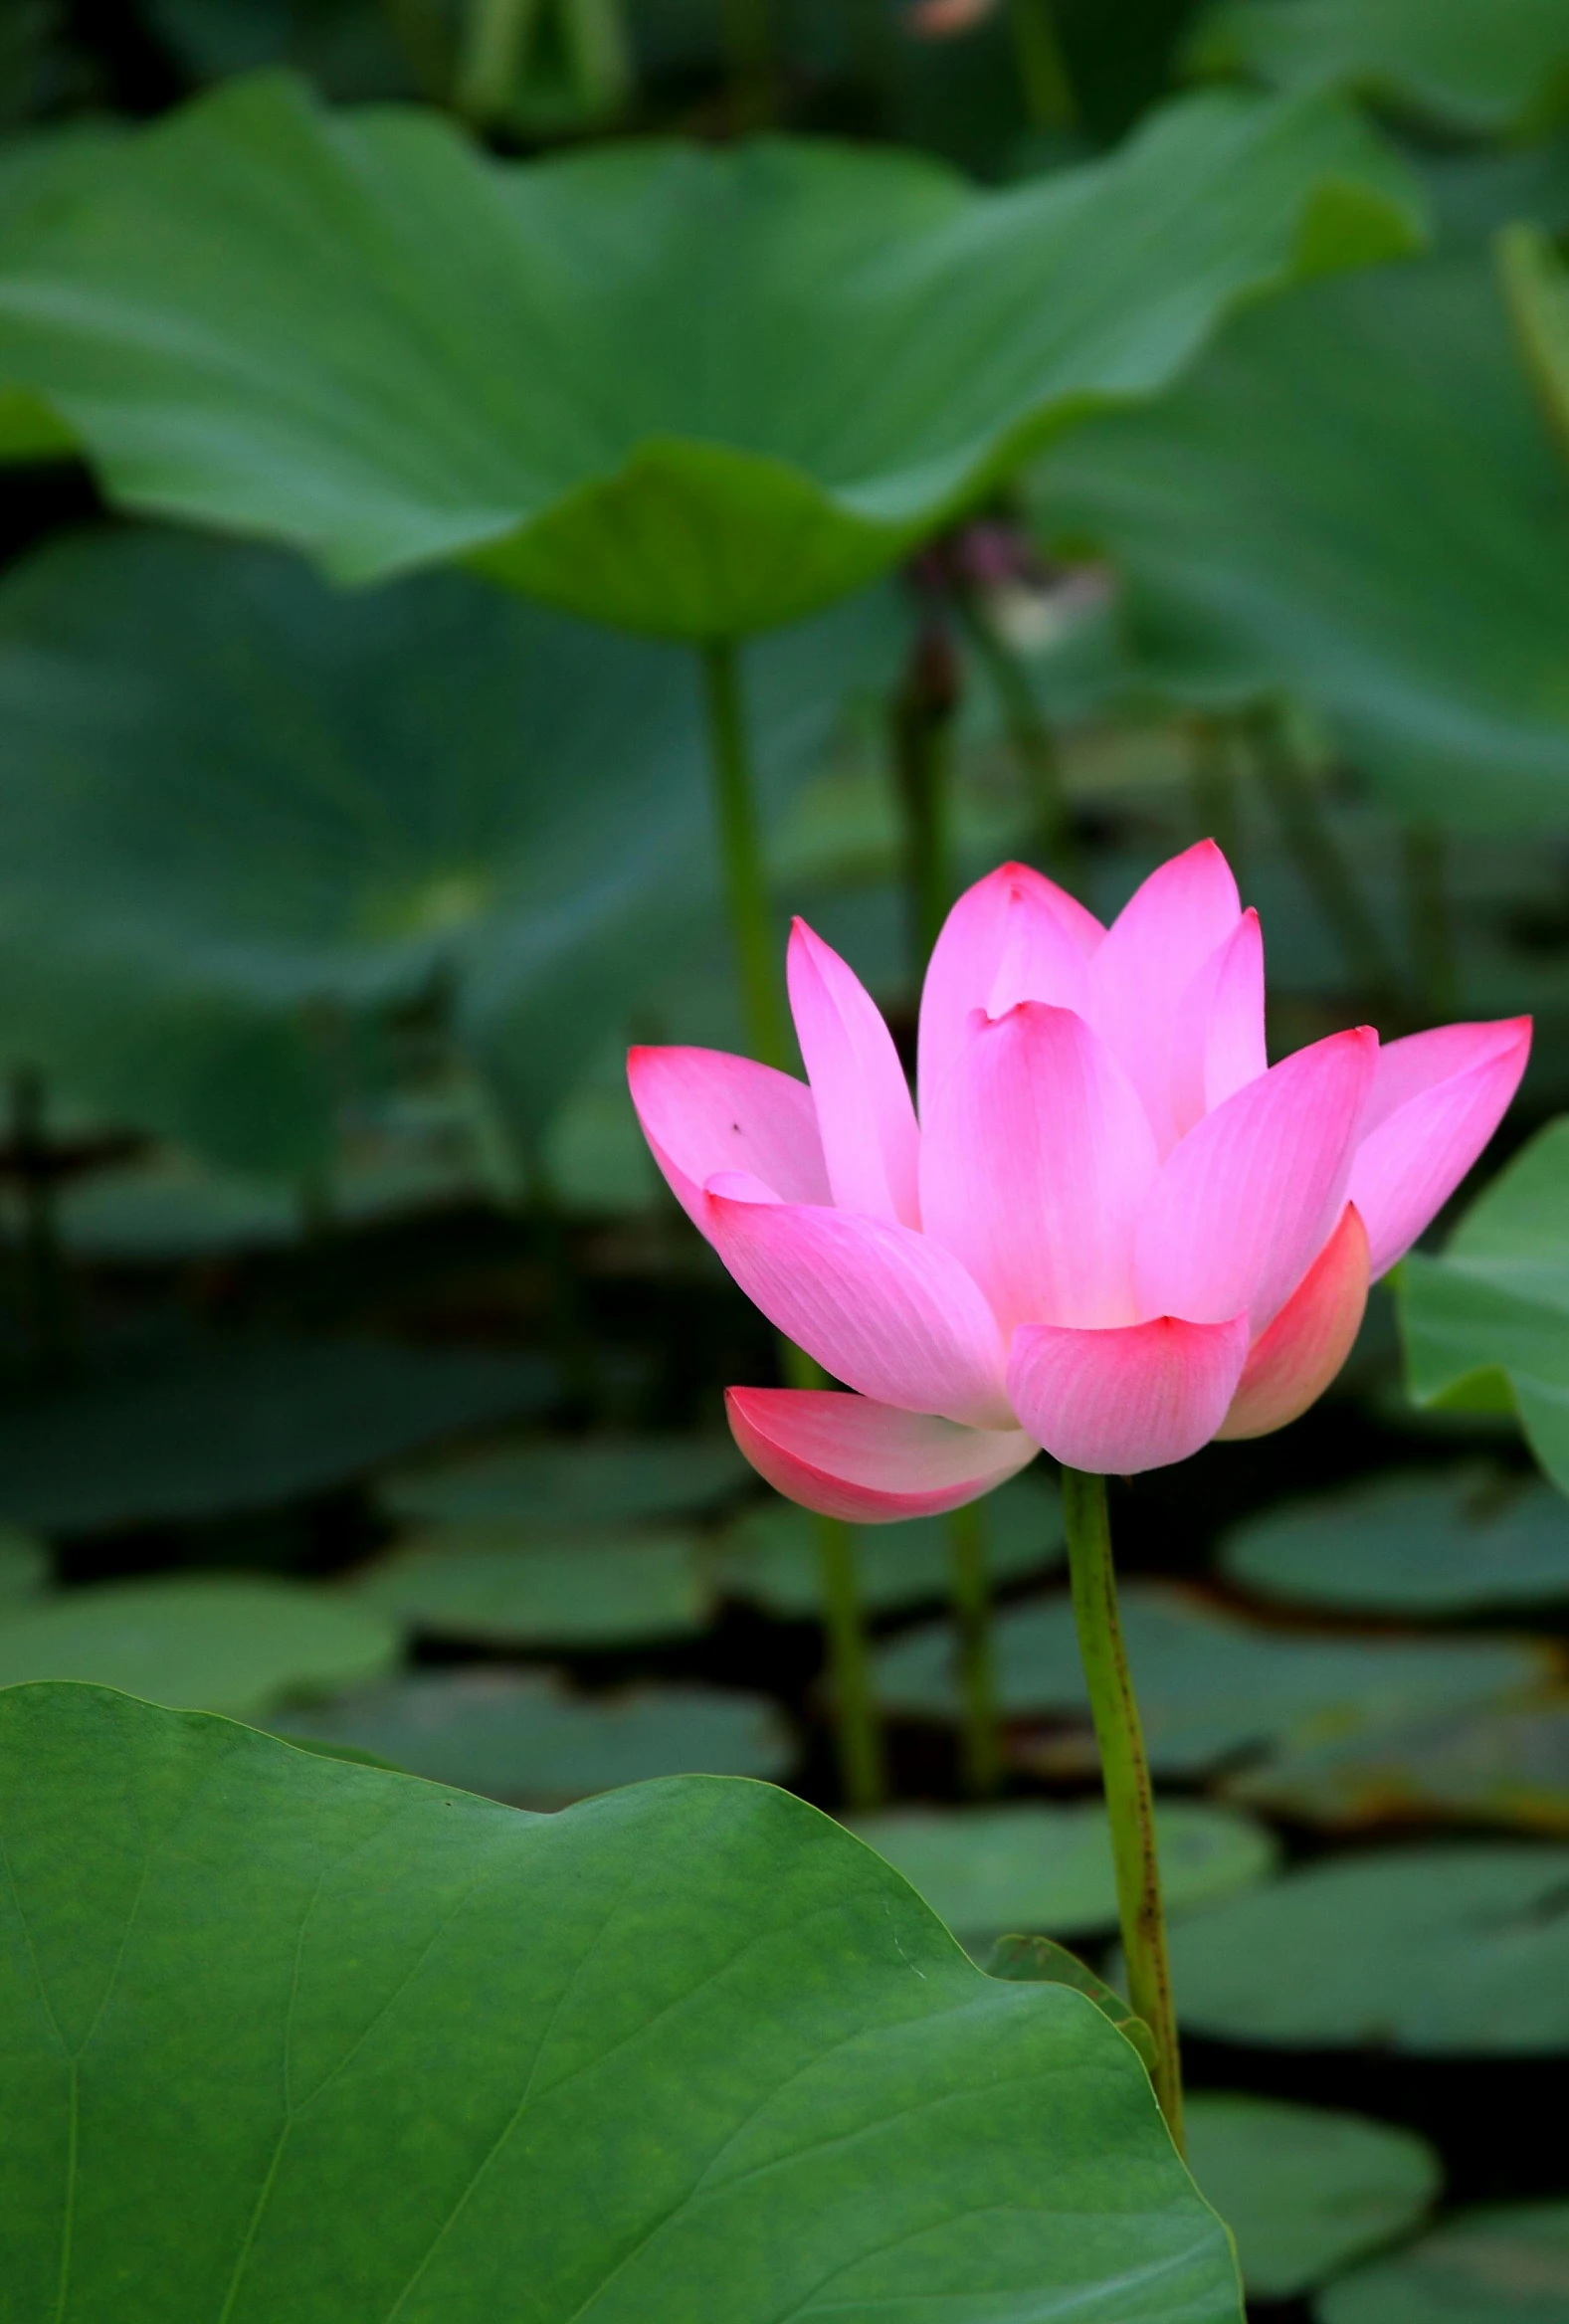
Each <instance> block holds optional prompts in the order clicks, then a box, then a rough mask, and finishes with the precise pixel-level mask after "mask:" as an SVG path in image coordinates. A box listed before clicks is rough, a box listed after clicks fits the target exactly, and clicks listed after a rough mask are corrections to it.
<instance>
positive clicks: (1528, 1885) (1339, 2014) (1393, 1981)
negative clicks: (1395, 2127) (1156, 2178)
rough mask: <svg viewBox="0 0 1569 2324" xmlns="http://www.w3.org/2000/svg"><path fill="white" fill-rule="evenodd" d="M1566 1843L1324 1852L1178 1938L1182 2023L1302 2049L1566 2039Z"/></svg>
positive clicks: (1461, 2050) (1190, 1924)
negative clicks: (1341, 1853) (1345, 1853)
mask: <svg viewBox="0 0 1569 2324" xmlns="http://www.w3.org/2000/svg"><path fill="white" fill-rule="evenodd" d="M1566 1895H1569V1847H1557V1846H1548V1845H1545V1844H1543V1845H1534V1844H1531V1845H1528V1844H1523V1843H1520V1842H1508V1841H1503V1840H1498V1841H1493V1842H1485V1843H1484V1842H1475V1843H1471V1844H1468V1845H1464V1846H1463V1845H1460V1844H1457V1845H1455V1846H1452V1847H1421V1848H1401V1849H1398V1850H1393V1849H1392V1850H1388V1851H1386V1852H1384V1853H1382V1854H1379V1855H1348V1856H1335V1857H1327V1858H1321V1859H1319V1860H1317V1861H1315V1862H1312V1863H1308V1864H1304V1865H1302V1866H1299V1867H1298V1868H1297V1869H1296V1870H1294V1871H1290V1872H1287V1873H1286V1874H1285V1875H1284V1877H1283V1878H1281V1879H1278V1880H1275V1881H1272V1882H1271V1883H1270V1884H1269V1885H1268V1886H1266V1887H1263V1888H1258V1889H1254V1890H1252V1891H1251V1892H1250V1893H1248V1894H1247V1895H1244V1896H1237V1897H1232V1898H1229V1899H1228V1900H1227V1902H1225V1903H1224V1904H1219V1905H1216V1906H1214V1907H1213V1908H1211V1909H1209V1910H1206V1911H1201V1912H1196V1913H1194V1914H1192V1915H1191V1916H1190V1917H1189V1918H1188V1919H1187V1920H1185V1921H1182V1922H1180V1923H1179V1924H1178V1925H1177V1926H1176V1927H1175V1928H1174V1929H1173V1930H1172V1935H1171V1970H1172V1979H1173V1982H1174V1985H1175V1988H1176V1995H1177V2010H1178V2014H1179V2016H1180V2017H1181V2020H1182V2023H1183V2025H1184V2027H1186V2028H1190V2029H1191V2030H1192V2032H1194V2033H1204V2034H1209V2035H1212V2036H1215V2037H1217V2038H1219V2039H1222V2040H1228V2041H1243V2042H1253V2043H1279V2044H1283V2045H1285V2046H1287V2047H1291V2048H1303V2047H1307V2048H1345V2049H1352V2048H1357V2047H1360V2046H1362V2045H1365V2044H1371V2045H1373V2046H1375V2047H1379V2048H1387V2047H1392V2048H1395V2049H1403V2050H1410V2051H1414V2052H1416V2053H1418V2054H1437V2055H1440V2056H1443V2055H1448V2054H1455V2055H1465V2054H1480V2055H1489V2056H1490V2055H1509V2056H1514V2055H1523V2056H1528V2055H1530V2054H1532V2053H1533V2052H1535V2051H1538V2050H1540V2051H1548V2052H1556V2051H1558V2050H1564V2049H1569V1914H1566V1913H1565V1911H1564V1898H1565V1896H1566Z"/></svg>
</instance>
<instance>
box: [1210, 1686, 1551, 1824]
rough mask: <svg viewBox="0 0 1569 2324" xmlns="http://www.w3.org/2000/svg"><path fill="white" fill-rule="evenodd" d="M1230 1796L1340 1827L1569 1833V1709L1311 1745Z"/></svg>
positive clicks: (1248, 1774)
mask: <svg viewBox="0 0 1569 2324" xmlns="http://www.w3.org/2000/svg"><path fill="white" fill-rule="evenodd" d="M1226 1788H1227V1791H1228V1793H1229V1794H1230V1795H1231V1796H1232V1797H1234V1798H1236V1799H1239V1800H1243V1801H1246V1802H1247V1803H1248V1805H1249V1806H1250V1807H1255V1808H1262V1809H1265V1810H1266V1811H1268V1812H1269V1813H1270V1814H1272V1815H1276V1816H1289V1817H1292V1818H1294V1819H1296V1820H1297V1821H1299V1822H1302V1823H1308V1824H1327V1825H1332V1826H1356V1825H1362V1824H1377V1823H1382V1822H1384V1821H1386V1820H1389V1819H1405V1818H1412V1817H1425V1818H1434V1817H1453V1818H1455V1819H1456V1820H1458V1821H1460V1822H1462V1823H1472V1824H1514V1825H1524V1826H1526V1827H1527V1828H1529V1829H1533V1830H1536V1831H1539V1832H1552V1833H1564V1834H1569V1701H1565V1700H1563V1699H1562V1698H1560V1699H1557V1700H1554V1701H1547V1702H1542V1703H1539V1704H1529V1705H1522V1706H1521V1707H1520V1708H1518V1709H1502V1708H1494V1707H1488V1706H1487V1705H1485V1704H1483V1705H1479V1706H1477V1707H1476V1708H1473V1709H1463V1710H1455V1711H1441V1712H1436V1713H1434V1714H1433V1715H1431V1716H1430V1717H1427V1718H1420V1719H1411V1720H1405V1721H1401V1722H1398V1723H1396V1724H1394V1725H1392V1726H1388V1727H1374V1728H1371V1729H1369V1730H1368V1731H1367V1732H1366V1733H1362V1734H1356V1735H1349V1736H1346V1737H1344V1738H1341V1739H1338V1740H1330V1741H1325V1742H1321V1743H1304V1744H1301V1745H1298V1746H1297V1747H1296V1748H1295V1749H1292V1750H1289V1751H1283V1752H1280V1753H1278V1754H1272V1756H1271V1757H1270V1758H1268V1759H1266V1760H1264V1761H1262V1762H1261V1763H1260V1765H1259V1766H1257V1767H1253V1768H1246V1769H1244V1770H1243V1772H1242V1773H1241V1774H1240V1775H1237V1776H1234V1777H1233V1778H1232V1779H1231V1781H1230V1782H1229V1783H1228V1785H1227V1787H1226Z"/></svg>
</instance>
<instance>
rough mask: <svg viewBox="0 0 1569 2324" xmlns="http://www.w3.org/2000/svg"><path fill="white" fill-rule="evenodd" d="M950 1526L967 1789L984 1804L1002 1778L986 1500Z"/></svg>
mask: <svg viewBox="0 0 1569 2324" xmlns="http://www.w3.org/2000/svg"><path fill="white" fill-rule="evenodd" d="M947 1526H948V1562H949V1575H950V1582H949V1596H950V1598H951V1600H952V1604H953V1619H954V1627H955V1629H956V1630H957V1632H958V1641H959V1700H960V1703H961V1705H962V1708H963V1721H964V1723H963V1730H962V1752H963V1758H962V1766H963V1774H964V1788H965V1790H966V1792H968V1793H969V1795H970V1797H971V1799H975V1800H984V1799H987V1798H989V1797H990V1795H991V1794H992V1793H993V1792H995V1791H996V1789H997V1784H998V1779H999V1777H1000V1776H1001V1774H1002V1750H1001V1746H1000V1744H999V1741H998V1734H997V1673H996V1657H995V1655H994V1653H993V1651H992V1597H991V1581H990V1577H989V1575H988V1574H987V1570H986V1504H985V1502H984V1501H970V1502H968V1503H967V1504H966V1506H965V1507H964V1508H962V1509H954V1510H953V1511H952V1512H951V1514H950V1515H949V1517H948V1520H947Z"/></svg>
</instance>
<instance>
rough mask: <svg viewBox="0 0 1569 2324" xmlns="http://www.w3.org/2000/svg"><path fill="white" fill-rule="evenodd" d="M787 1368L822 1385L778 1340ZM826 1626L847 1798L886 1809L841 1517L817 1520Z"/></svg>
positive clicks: (878, 1727) (791, 1376)
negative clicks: (883, 1806)
mask: <svg viewBox="0 0 1569 2324" xmlns="http://www.w3.org/2000/svg"><path fill="white" fill-rule="evenodd" d="M779 1355H780V1363H781V1367H782V1369H783V1371H784V1375H785V1378H786V1380H788V1382H789V1383H790V1386H791V1387H792V1388H821V1387H822V1385H823V1374H822V1372H821V1371H820V1369H819V1368H818V1366H817V1365H816V1364H814V1363H813V1361H812V1359H811V1357H810V1356H809V1355H807V1354H806V1352H805V1350H804V1349H802V1348H798V1347H796V1346H795V1345H794V1344H793V1343H792V1342H791V1341H789V1340H787V1339H781V1341H780V1343H779ZM812 1540H813V1546H814V1548H815V1549H816V1552H817V1577H818V1585H819V1588H820V1589H821V1592H822V1599H823V1626H824V1629H825V1630H826V1632H827V1634H828V1672H829V1686H830V1690H831V1692H832V1696H833V1715H834V1748H835V1753H836V1756H837V1758H838V1761H839V1780H840V1783H841V1785H842V1786H843V1789H844V1794H845V1803H846V1805H847V1807H850V1808H852V1809H854V1810H856V1811H857V1813H860V1812H862V1811H864V1810H866V1809H869V1808H881V1807H882V1805H883V1801H884V1800H885V1799H886V1797H887V1769H886V1765H885V1761H884V1755H883V1724H882V1721H881V1720H880V1718H879V1716H878V1706H877V1696H876V1694H875V1692H874V1690H873V1685H872V1656H871V1653H870V1651H869V1649H868V1646H867V1626H866V1620H865V1617H864V1615H863V1612H862V1605H861V1581H860V1576H859V1574H858V1572H857V1558H856V1537H855V1535H854V1533H852V1531H851V1529H850V1527H849V1526H848V1525H845V1524H842V1523H841V1522H840V1520H839V1519H838V1518H837V1517H818V1516H814V1517H813V1519H812Z"/></svg>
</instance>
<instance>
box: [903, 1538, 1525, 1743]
mask: <svg viewBox="0 0 1569 2324" xmlns="http://www.w3.org/2000/svg"><path fill="white" fill-rule="evenodd" d="M1122 1615H1123V1625H1124V1629H1125V1631H1126V1635H1127V1648H1128V1659H1129V1661H1130V1663H1131V1665H1132V1670H1133V1679H1134V1684H1135V1686H1136V1687H1137V1690H1138V1701H1139V1711H1140V1714H1141V1716H1142V1719H1143V1723H1144V1738H1145V1741H1146V1743H1147V1744H1148V1747H1149V1756H1150V1762H1151V1764H1152V1765H1153V1766H1154V1767H1156V1768H1158V1769H1160V1770H1161V1771H1162V1772H1163V1773H1165V1774H1170V1775H1182V1774H1191V1773H1195V1772H1197V1771H1198V1770H1200V1769H1202V1768H1206V1767H1210V1766H1213V1765H1214V1764H1215V1763H1216V1762H1217V1761H1219V1760H1222V1759H1227V1758H1230V1757H1232V1756H1233V1755H1234V1754H1235V1753H1238V1752H1242V1751H1246V1750H1248V1749H1250V1748H1255V1747H1257V1746H1259V1745H1261V1744H1263V1743H1266V1742H1268V1741H1270V1740H1272V1739H1274V1738H1275V1737H1282V1736H1290V1737H1297V1736H1302V1737H1311V1736H1313V1735H1315V1734H1323V1733H1329V1734H1336V1733H1342V1732H1345V1731H1348V1730H1351V1729H1354V1728H1357V1727H1360V1726H1363V1725H1366V1724H1371V1723H1373V1722H1376V1721H1380V1720H1388V1719H1392V1718H1398V1717H1401V1716H1402V1715H1409V1714H1411V1713H1413V1712H1416V1711H1420V1710H1425V1709H1428V1708H1430V1707H1431V1708H1437V1707H1439V1706H1441V1705H1453V1704H1462V1703H1471V1702H1488V1701H1496V1700H1497V1699H1499V1698H1500V1697H1504V1696H1508V1695H1510V1694H1514V1693H1519V1692H1520V1691H1522V1690H1523V1689H1526V1688H1529V1687H1530V1686H1532V1685H1533V1684H1535V1683H1537V1682H1539V1681H1540V1680H1541V1679H1542V1678H1543V1677H1545V1676H1547V1675H1549V1674H1550V1672H1551V1671H1552V1669H1553V1667H1554V1664H1553V1661H1552V1657H1551V1655H1550V1654H1549V1653H1548V1652H1547V1650H1546V1649H1545V1648H1542V1647H1539V1646H1531V1645H1527V1644H1525V1643H1523V1642H1519V1641H1514V1640H1501V1639H1500V1640H1492V1639H1468V1640H1465V1641H1457V1642H1455V1643H1453V1644H1450V1643H1448V1642H1440V1643H1432V1642H1429V1641H1426V1640H1404V1639H1402V1640H1398V1641H1388V1642H1386V1641H1384V1640H1373V1639H1365V1640H1364V1639H1350V1638H1323V1637H1318V1638H1315V1637H1312V1636H1309V1635H1304V1634H1303V1633H1302V1632H1300V1631H1273V1630H1264V1629H1260V1628H1258V1627H1257V1626H1255V1625H1253V1624H1250V1623H1246V1622H1242V1621H1239V1620H1238V1619H1237V1617H1236V1616H1235V1615H1230V1614H1223V1613H1221V1612H1219V1611H1218V1610H1217V1609H1215V1608H1214V1607H1212V1606H1210V1605H1208V1604H1206V1603H1205V1602H1204V1601H1203V1600H1202V1599H1199V1598H1195V1597H1190V1596H1188V1595H1187V1594H1185V1593H1184V1592H1182V1591H1179V1590H1173V1589H1170V1588H1168V1587H1164V1586H1162V1585H1160V1584H1155V1583H1148V1582H1142V1583H1141V1582H1134V1583H1131V1584H1130V1585H1129V1586H1128V1587H1127V1589H1125V1590H1124V1591H1123V1593H1122ZM994 1636H995V1640H996V1651H997V1682H998V1690H999V1694H1000V1697H1001V1701H1002V1706H1003V1709H1004V1710H1005V1711H1006V1712H1008V1713H1010V1714H1013V1715H1015V1716H1017V1715H1020V1714H1023V1713H1030V1712H1034V1713H1038V1714H1039V1713H1047V1712H1056V1713H1059V1714H1061V1715H1064V1716H1071V1715H1073V1714H1075V1713H1080V1714H1081V1713H1082V1712H1083V1710H1085V1709H1086V1708H1087V1704H1088V1696H1087V1694H1086V1692H1085V1689H1084V1677H1083V1668H1082V1665H1081V1663H1080V1661H1079V1641H1078V1637H1077V1635H1076V1633H1075V1629H1074V1613H1073V1608H1072V1606H1071V1605H1070V1603H1069V1601H1068V1600H1067V1599H1066V1598H1057V1599H1052V1600H1050V1601H1048V1602H1046V1603H1044V1604H1041V1605H1032V1606H1020V1607H1014V1608H1011V1609H1010V1610H1009V1611H1008V1612H1007V1613H1006V1614H1004V1615H1002V1616H1001V1617H1000V1619H999V1620H998V1622H997V1624H996V1627H995V1632H994ZM875 1668H876V1673H877V1685H878V1692H879V1695H880V1697H881V1699H882V1701H883V1704H884V1706H885V1707H886V1708H887V1709H889V1710H892V1711H903V1712H906V1713H909V1714H910V1715H912V1716H915V1717H921V1716H925V1717H936V1718H946V1719H951V1718H956V1717H957V1716H958V1712H959V1690H958V1683H957V1677H956V1671H955V1662H954V1637H953V1633H952V1631H951V1630H950V1628H949V1627H948V1625H947V1624H946V1623H931V1624H928V1625H925V1626H923V1627H922V1628H920V1629H918V1630H914V1631H910V1632H907V1633H906V1634H905V1635H904V1636H903V1637H902V1638H899V1639H895V1640H894V1641H893V1642H892V1644H891V1645H889V1646H884V1647H883V1648H882V1649H881V1651H880V1652H879V1653H878V1654H877V1656H876V1658H875Z"/></svg>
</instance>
